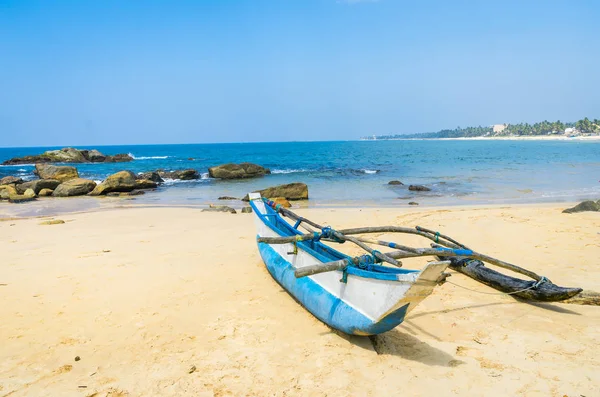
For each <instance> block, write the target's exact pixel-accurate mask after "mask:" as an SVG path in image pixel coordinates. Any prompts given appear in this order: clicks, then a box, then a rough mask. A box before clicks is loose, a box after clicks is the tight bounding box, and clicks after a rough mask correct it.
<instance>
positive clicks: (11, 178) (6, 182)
mask: <svg viewBox="0 0 600 397" xmlns="http://www.w3.org/2000/svg"><path fill="white" fill-rule="evenodd" d="M18 183H23V179H21V178H17V177H16V176H5V177H4V178H2V179H0V185H11V184H12V185H16V184H18Z"/></svg>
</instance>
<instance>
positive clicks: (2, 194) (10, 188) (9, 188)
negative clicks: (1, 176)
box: [0, 185, 17, 200]
mask: <svg viewBox="0 0 600 397" xmlns="http://www.w3.org/2000/svg"><path fill="white" fill-rule="evenodd" d="M16 195H17V189H15V186H14V185H0V199H2V200H8V199H9V198H10V196H16Z"/></svg>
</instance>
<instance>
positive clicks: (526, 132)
mask: <svg viewBox="0 0 600 397" xmlns="http://www.w3.org/2000/svg"><path fill="white" fill-rule="evenodd" d="M567 128H574V129H575V130H576V132H579V133H583V134H593V133H600V120H598V119H594V120H590V119H588V118H587V117H586V118H584V119H582V120H579V121H576V122H574V123H563V122H561V121H560V120H557V121H555V122H551V121H547V120H544V121H542V122H539V123H535V124H529V123H519V124H506V128H505V129H504V130H502V131H500V132H494V131H493V127H491V126H490V127H482V126H479V127H466V128H461V127H456V128H455V129H453V130H441V131H438V132H425V133H419V134H396V135H378V136H375V137H364V139H374V138H375V139H406V138H472V137H480V136H490V137H491V136H533V135H549V134H552V133H556V134H564V133H565V130H566V129H567Z"/></svg>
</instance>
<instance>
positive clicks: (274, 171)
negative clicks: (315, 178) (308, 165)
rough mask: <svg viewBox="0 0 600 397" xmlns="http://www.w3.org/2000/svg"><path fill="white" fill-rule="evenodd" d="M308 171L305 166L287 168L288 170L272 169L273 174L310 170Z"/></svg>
mask: <svg viewBox="0 0 600 397" xmlns="http://www.w3.org/2000/svg"><path fill="white" fill-rule="evenodd" d="M308 171H309V170H307V169H304V168H298V169H286V170H279V169H274V170H271V174H295V173H298V172H308Z"/></svg>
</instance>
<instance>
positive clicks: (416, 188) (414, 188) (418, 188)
mask: <svg viewBox="0 0 600 397" xmlns="http://www.w3.org/2000/svg"><path fill="white" fill-rule="evenodd" d="M408 190H412V191H414V192H429V191H431V189H430V188H428V187H426V186H423V185H410V186H409V187H408Z"/></svg>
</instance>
